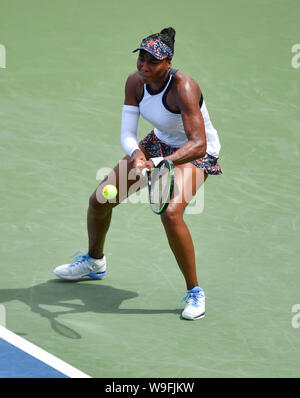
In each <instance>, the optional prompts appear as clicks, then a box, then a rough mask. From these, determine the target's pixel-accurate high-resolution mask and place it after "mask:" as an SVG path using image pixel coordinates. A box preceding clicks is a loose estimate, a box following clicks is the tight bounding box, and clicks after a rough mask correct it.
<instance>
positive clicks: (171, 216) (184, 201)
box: [161, 163, 207, 319]
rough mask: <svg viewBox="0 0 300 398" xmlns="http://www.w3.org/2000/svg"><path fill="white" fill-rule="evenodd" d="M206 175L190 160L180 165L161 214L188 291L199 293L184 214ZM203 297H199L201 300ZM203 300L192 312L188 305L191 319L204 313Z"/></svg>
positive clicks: (187, 313)
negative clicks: (173, 188) (173, 187)
mask: <svg viewBox="0 0 300 398" xmlns="http://www.w3.org/2000/svg"><path fill="white" fill-rule="evenodd" d="M206 178H207V174H204V173H203V171H202V170H201V169H200V168H198V167H196V166H195V165H193V164H191V163H186V164H184V165H180V166H177V167H176V171H175V191H174V196H173V198H172V200H171V201H170V203H169V206H168V207H167V209H166V211H165V212H163V213H162V215H161V220H162V223H163V225H164V228H165V231H166V234H167V238H168V242H169V245H170V248H171V250H172V252H173V254H174V256H175V258H176V261H177V263H178V265H179V268H180V270H181V272H182V274H183V276H184V279H185V282H186V286H187V290H188V292H194V290H195V292H196V291H197V292H200V290H199V289H200V288H199V284H198V279H197V270H196V261H195V250H194V244H193V240H192V237H191V234H190V231H189V229H188V227H187V225H186V223H185V221H184V219H183V214H184V210H185V208H186V206H187V205H188V203H189V202H190V201H191V199H192V198H193V196H194V195H195V194H196V192H197V190H198V189H199V187H200V186H201V185H202V184H203V183H204V181H205V180H206ZM198 296H199V294H198ZM200 296H202V294H201V295H200ZM200 296H199V298H201V300H202V297H200ZM196 299H197V297H196ZM203 300H204V299H203ZM203 300H202V302H201V306H200V307H199V306H198V308H192V312H191V311H189V308H188V306H187V307H186V309H185V311H184V312H183V316H184V317H186V318H189V319H197V318H199V317H202V316H204V313H205V306H204V302H203ZM203 308H204V309H203Z"/></svg>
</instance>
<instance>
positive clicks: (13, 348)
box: [0, 326, 89, 378]
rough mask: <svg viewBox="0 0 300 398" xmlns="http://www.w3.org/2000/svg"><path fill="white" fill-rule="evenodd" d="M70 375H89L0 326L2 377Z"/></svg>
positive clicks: (0, 373)
mask: <svg viewBox="0 0 300 398" xmlns="http://www.w3.org/2000/svg"><path fill="white" fill-rule="evenodd" d="M69 377H76V378H85V377H89V376H87V375H86V374H84V373H82V372H80V371H78V370H77V369H75V368H73V367H72V366H70V365H68V364H67V363H65V362H64V361H61V360H60V359H58V358H56V357H55V356H53V355H51V354H49V353H48V352H46V351H44V350H42V349H41V348H39V347H37V346H36V345H34V344H31V343H30V342H29V341H27V340H25V339H23V338H22V337H20V336H18V335H16V334H14V333H12V332H10V331H9V330H8V329H6V328H4V327H3V326H0V378H69Z"/></svg>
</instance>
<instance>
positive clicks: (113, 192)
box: [102, 185, 118, 199]
mask: <svg viewBox="0 0 300 398" xmlns="http://www.w3.org/2000/svg"><path fill="white" fill-rule="evenodd" d="M102 194H103V196H104V197H105V198H106V199H114V198H115V197H116V196H117V194H118V190H117V188H116V187H115V186H114V185H105V187H104V188H103V189H102Z"/></svg>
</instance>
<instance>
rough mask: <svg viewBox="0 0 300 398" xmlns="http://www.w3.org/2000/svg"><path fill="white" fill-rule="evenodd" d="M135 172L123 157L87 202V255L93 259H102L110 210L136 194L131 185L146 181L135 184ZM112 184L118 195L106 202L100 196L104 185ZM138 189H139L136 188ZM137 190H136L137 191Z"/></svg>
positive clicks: (128, 160) (128, 159)
mask: <svg viewBox="0 0 300 398" xmlns="http://www.w3.org/2000/svg"><path fill="white" fill-rule="evenodd" d="M139 178H140V177H138V176H137V174H136V173H135V171H134V170H133V169H131V167H130V158H129V156H125V157H124V158H123V159H122V160H121V161H120V162H119V163H118V164H117V165H116V166H115V168H114V169H113V170H112V172H111V173H110V174H109V175H108V176H107V177H106V178H105V179H104V180H103V181H102V182H101V183H100V184H99V186H98V187H97V189H96V190H95V191H94V193H93V194H92V196H91V197H90V200H89V208H88V213H87V229H88V238H89V255H90V256H91V257H93V258H102V256H103V251H104V242H105V237H106V234H107V231H108V229H109V226H110V222H111V216H112V210H113V208H114V207H116V206H117V205H118V204H119V203H121V202H122V201H123V200H125V199H126V198H127V197H128V196H129V195H131V194H132V193H134V192H136V191H135V190H132V187H133V184H136V186H137V187H138V186H139V187H142V186H143V184H144V185H145V184H146V181H144V183H143V181H142V180H140V183H139V184H137V180H138V179H139ZM107 184H112V185H115V186H116V187H117V189H118V194H117V196H116V198H115V199H113V200H109V201H108V200H106V199H105V198H104V197H103V195H102V189H103V188H104V186H105V185H107ZM138 189H139V188H138ZM138 189H137V190H138Z"/></svg>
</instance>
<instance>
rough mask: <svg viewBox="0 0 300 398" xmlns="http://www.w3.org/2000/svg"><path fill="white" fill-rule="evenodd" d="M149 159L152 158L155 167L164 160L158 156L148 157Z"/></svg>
mask: <svg viewBox="0 0 300 398" xmlns="http://www.w3.org/2000/svg"><path fill="white" fill-rule="evenodd" d="M150 160H152V162H153V164H154V167H156V166H157V165H158V164H159V163H160V162H161V161H162V160H164V158H162V157H159V158H150Z"/></svg>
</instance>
